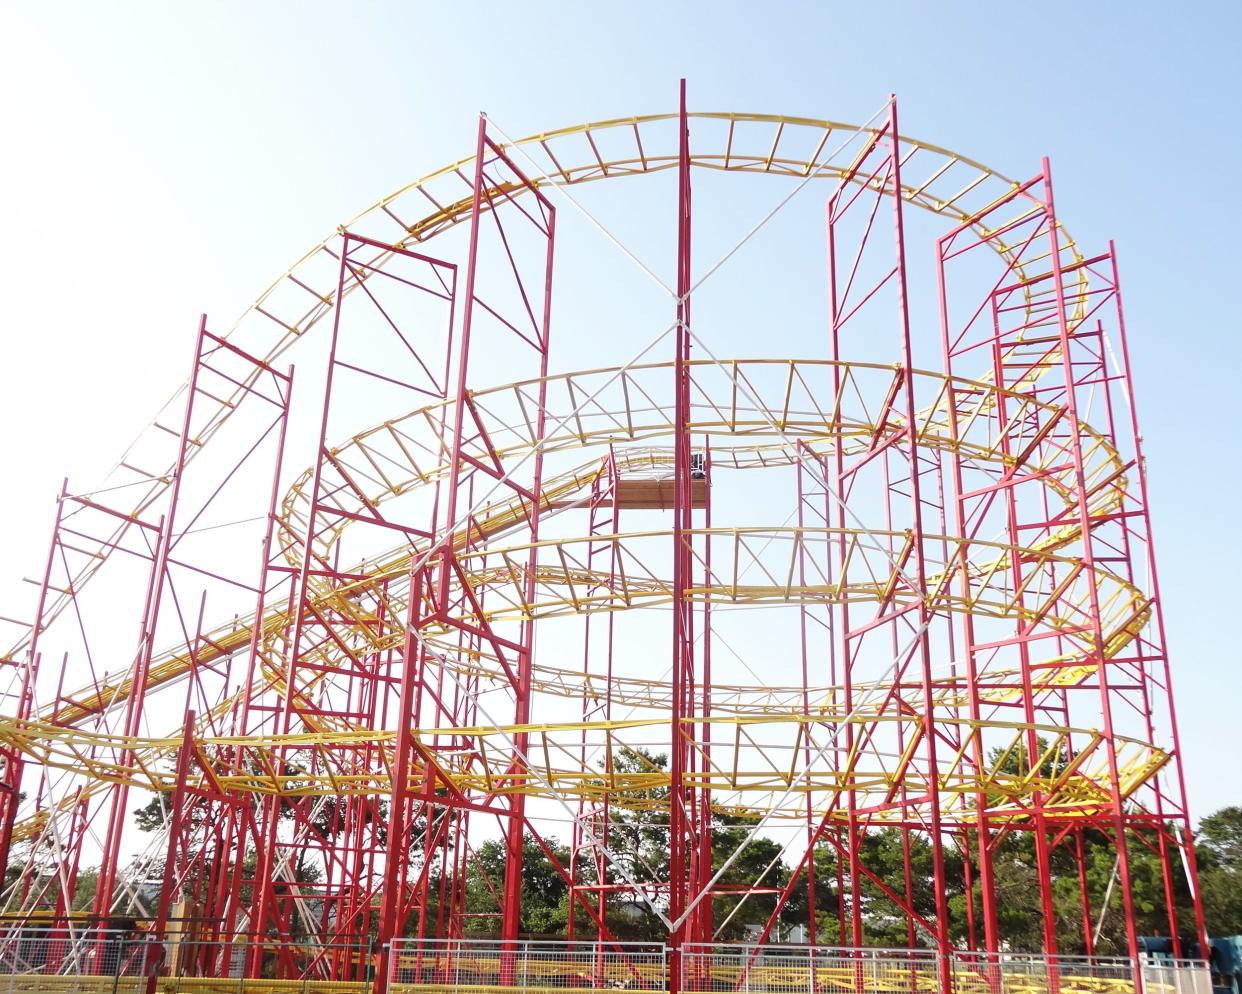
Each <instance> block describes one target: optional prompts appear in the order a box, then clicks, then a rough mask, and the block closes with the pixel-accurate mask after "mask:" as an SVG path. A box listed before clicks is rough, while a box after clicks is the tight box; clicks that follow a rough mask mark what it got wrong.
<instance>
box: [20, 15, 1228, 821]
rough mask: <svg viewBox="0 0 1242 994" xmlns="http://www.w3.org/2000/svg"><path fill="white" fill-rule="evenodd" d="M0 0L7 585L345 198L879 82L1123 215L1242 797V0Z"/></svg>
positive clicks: (1187, 575) (1220, 762) (1171, 584)
mask: <svg viewBox="0 0 1242 994" xmlns="http://www.w3.org/2000/svg"><path fill="white" fill-rule="evenodd" d="M463 7H464V5H439V4H436V5H432V4H401V5H398V4H392V5H381V4H352V5H343V4H329V3H315V2H310V3H296V4H295V3H267V4H261V5H256V4H239V3H215V4H199V5H189V4H176V3H159V4H156V3H117V4H106V5H105V4H98V3H81V4H70V3H54V2H53V3H44V4H29V3H17V2H12V0H10V2H7V3H3V4H2V5H0V90H2V92H3V93H4V94H5V99H4V100H3V101H2V102H0V116H2V118H3V134H4V137H5V142H4V148H5V154H4V155H3V157H2V158H0V217H2V218H3V219H4V221H5V223H6V229H7V235H8V237H6V238H5V239H4V241H3V244H0V272H3V274H4V278H3V286H4V297H5V306H4V312H3V315H4V316H3V318H2V319H0V384H2V385H3V389H2V390H0V442H2V443H3V446H4V451H5V455H4V458H5V464H6V467H7V472H5V473H4V474H3V477H4V485H3V487H0V514H2V515H3V520H4V521H5V522H6V527H5V528H4V531H3V534H0V564H3V565H2V567H0V574H2V576H0V594H3V595H5V599H4V600H2V601H0V614H4V613H8V612H7V611H6V610H5V607H4V605H7V604H8V603H10V602H11V598H10V597H9V595H12V596H14V597H17V598H19V599H20V597H22V596H25V594H24V593H23V590H25V589H26V588H23V587H22V586H21V585H20V584H19V583H18V580H19V578H20V576H22V575H27V576H29V575H33V574H34V572H35V570H36V568H37V565H38V560H39V557H40V556H41V549H42V547H43V543H44V541H45V539H44V536H45V533H46V531H47V528H48V526H49V525H50V519H51V513H52V503H51V499H52V496H53V494H54V493H55V491H56V489H57V488H58V487H59V481H60V478H61V476H63V475H65V474H66V473H68V474H70V475H71V476H72V477H73V478H74V479H76V480H81V481H84V482H85V481H91V480H93V479H95V478H96V477H97V476H98V475H99V474H100V472H101V471H102V470H103V469H105V468H106V467H107V466H108V465H109V464H110V462H111V461H112V459H114V458H115V456H116V455H117V454H118V453H119V451H120V449H121V447H122V445H123V442H124V441H126V440H128V438H129V437H130V436H131V435H132V434H133V433H134V432H135V431H137V430H138V429H139V428H140V427H141V426H142V425H143V424H145V422H146V421H147V420H148V419H149V417H150V416H151V415H152V413H153V411H154V409H155V407H157V406H158V404H159V403H161V402H162V401H163V400H164V399H165V397H166V395H167V394H168V393H169V392H171V390H172V388H173V387H174V385H175V384H176V383H177V382H178V381H179V380H180V379H181V378H183V376H184V372H185V367H186V365H187V356H188V351H189V344H190V341H191V335H192V333H193V331H194V328H195V325H196V322H197V315H198V313H199V312H200V311H204V310H205V311H207V312H208V313H209V314H211V315H213V316H214V317H215V318H218V319H219V322H220V323H221V324H225V323H227V322H229V321H231V319H232V318H233V317H234V316H235V315H236V314H238V313H239V312H240V311H241V310H242V309H243V308H244V307H245V306H246V305H247V304H249V303H250V302H251V301H252V300H253V299H254V297H255V296H256V295H257V294H258V293H259V292H260V291H261V290H262V289H263V288H264V287H266V286H267V284H268V283H269V282H270V281H271V280H272V279H273V278H274V277H275V276H276V275H278V274H279V273H280V272H282V271H283V270H284V269H285V268H286V267H287V266H288V265H289V264H290V263H291V262H292V261H293V260H294V259H295V258H297V257H298V256H299V255H300V254H301V253H302V252H303V251H304V250H305V249H306V248H307V247H309V246H310V245H311V244H313V243H314V242H316V241H317V240H319V239H320V238H322V237H323V236H324V235H325V234H327V233H328V232H330V231H331V230H333V229H334V228H335V226H336V225H337V224H338V223H340V222H341V221H343V220H344V219H346V218H348V217H350V216H352V215H353V214H355V213H356V212H357V211H358V210H360V209H361V208H363V207H365V206H367V205H369V204H370V203H372V202H374V201H375V200H377V199H378V198H379V197H380V196H382V195H383V194H386V193H388V192H390V191H391V190H394V189H396V188H397V187H399V186H401V185H403V184H404V183H406V182H408V181H410V180H411V179H413V178H415V177H416V176H418V175H421V174H422V173H424V172H426V171H428V170H430V169H432V168H434V167H435V166H438V165H440V164H441V163H443V162H445V161H448V160H450V159H455V158H457V157H459V156H461V155H464V154H465V153H466V152H467V151H468V150H469V148H470V146H471V142H472V138H473V132H474V126H475V123H474V122H475V115H476V114H477V112H478V111H479V110H486V111H487V112H488V113H489V114H490V115H491V116H492V117H493V119H494V120H495V121H497V122H498V123H500V124H501V126H502V127H503V128H504V129H505V130H506V131H508V132H509V133H510V134H513V135H517V134H525V133H527V132H530V131H535V130H541V129H545V128H554V127H557V126H560V125H564V124H570V123H574V122H578V121H585V120H590V119H598V118H608V117H613V116H618V115H628V114H636V113H647V112H657V111H663V110H669V109H672V108H673V107H674V104H675V98H676V84H677V79H678V77H680V76H686V77H687V78H688V79H689V86H690V94H691V99H690V102H691V106H692V108H695V109H704V110H718V109H724V110H747V111H752V110H753V111H762V112H780V113H787V114H804V115H808V116H814V117H828V118H835V119H837V120H843V121H856V120H863V119H865V118H867V117H868V116H870V114H871V113H873V112H874V111H875V110H876V109H877V107H878V106H879V105H880V103H881V102H882V101H883V99H884V98H885V96H886V95H887V94H888V93H889V92H890V91H894V92H896V93H897V94H898V97H899V100H900V102H901V115H902V124H903V129H904V130H905V131H907V132H908V133H910V134H912V135H915V136H917V137H920V138H924V139H927V140H929V141H932V142H935V143H937V144H941V145H944V146H947V147H949V148H952V149H955V150H957V151H960V152H962V153H964V154H967V155H970V156H973V157H975V158H978V159H980V160H982V161H984V162H987V163H989V164H991V165H993V166H995V167H996V168H998V169H1000V170H1002V171H1004V172H1007V173H1009V174H1011V175H1017V176H1026V175H1030V174H1033V173H1034V172H1035V170H1036V169H1037V168H1038V165H1039V157H1040V156H1041V155H1045V154H1046V155H1049V156H1051V158H1052V162H1053V166H1054V171H1055V175H1056V179H1057V203H1058V209H1059V213H1060V215H1061V216H1062V218H1063V219H1064V220H1065V221H1066V223H1067V225H1068V226H1069V227H1070V229H1071V230H1072V231H1073V232H1074V233H1075V234H1076V235H1077V237H1078V238H1079V239H1080V240H1081V241H1083V242H1085V243H1087V244H1091V245H1101V244H1103V243H1104V242H1105V241H1106V240H1107V239H1109V238H1115V239H1116V240H1117V244H1118V252H1119V256H1120V259H1121V263H1122V267H1123V269H1122V276H1123V280H1124V282H1125V286H1126V307H1127V318H1128V322H1129V326H1130V332H1131V344H1132V352H1133V358H1134V364H1135V370H1136V379H1137V382H1136V392H1137V396H1138V400H1139V404H1140V414H1141V418H1142V421H1143V424H1144V428H1145V435H1146V441H1147V446H1148V456H1149V462H1150V471H1151V483H1152V487H1153V494H1152V499H1153V507H1154V513H1155V521H1156V528H1157V541H1158V546H1159V550H1160V553H1161V562H1160V566H1161V571H1162V580H1163V585H1164V590H1165V599H1166V613H1167V620H1168V623H1169V629H1170V643H1171V647H1172V650H1173V654H1174V665H1175V674H1176V676H1175V679H1176V689H1177V694H1178V701H1179V709H1180V713H1181V717H1182V722H1183V726H1184V731H1185V743H1184V744H1185V752H1186V764H1187V774H1188V781H1189V784H1190V788H1191V799H1192V805H1193V806H1194V808H1195V810H1196V811H1198V812H1201V813H1202V812H1206V811H1207V810H1210V809H1211V808H1214V807H1217V806H1219V805H1222V804H1226V803H1242V794H1240V793H1239V790H1238V787H1237V776H1236V768H1235V761H1234V755H1233V749H1232V748H1231V747H1230V746H1229V745H1228V743H1229V742H1232V741H1237V738H1238V736H1237V731H1236V728H1237V702H1238V700H1240V699H1242V677H1240V676H1239V670H1240V666H1239V662H1240V660H1239V652H1238V649H1237V641H1236V638H1235V635H1234V631H1233V627H1232V623H1233V620H1234V617H1235V615H1236V614H1237V608H1236V603H1237V593H1236V591H1237V588H1238V583H1237V574H1236V572H1235V570H1236V564H1237V561H1238V558H1239V557H1238V552H1239V541H1238V538H1237V520H1238V518H1237V511H1236V507H1237V504H1238V494H1239V492H1242V470H1240V469H1239V460H1238V456H1239V445H1238V441H1237V427H1236V424H1237V421H1238V415H1237V400H1236V397H1237V393H1238V391H1237V375H1238V372H1237V371H1238V369H1239V366H1240V360H1242V355H1240V352H1242V349H1240V347H1239V334H1238V333H1239V330H1240V329H1239V319H1238V313H1237V311H1236V309H1234V307H1233V306H1232V305H1231V304H1230V299H1231V296H1232V293H1233V292H1236V290H1237V286H1238V280H1237V269H1236V261H1235V260H1236V250H1235V248H1234V246H1233V242H1232V236H1233V235H1234V233H1235V232H1236V231H1238V230H1239V227H1240V225H1239V222H1240V221H1242V218H1240V217H1239V208H1238V204H1237V200H1236V196H1235V194H1234V189H1235V187H1236V186H1237V183H1236V179H1235V177H1234V175H1233V169H1234V168H1236V164H1237V162H1238V161H1239V160H1240V159H1242V154H1240V153H1242V142H1240V140H1239V137H1238V133H1237V130H1236V126H1235V125H1234V123H1233V122H1234V120H1235V118H1236V108H1237V105H1238V98H1239V96H1242V94H1240V92H1239V90H1240V89H1242V87H1239V83H1238V69H1237V65H1236V61H1237V60H1236V50H1235V49H1236V39H1237V37H1238V32H1239V28H1240V27H1242V24H1240V23H1239V22H1240V21H1242V17H1240V16H1239V13H1238V8H1237V6H1236V5H1227V4H1211V3H1198V4H1185V5H1181V6H1179V7H1177V8H1176V9H1174V8H1172V7H1170V6H1168V5H1163V4H1155V3H1133V4H1128V5H1121V4H1071V3H1064V4H1058V3H1046V4H1044V5H1041V6H1038V7H1032V6H1023V7H1021V8H1019V7H1016V6H1013V5H999V4H984V3H974V4H968V3H938V4H935V5H932V4H918V5H916V4H901V3H893V4H888V5H844V4H840V5H838V4H810V3H770V4H749V5H742V4H736V3H715V4H711V5H708V4H702V5H696V4H689V3H683V4H667V3H665V4H658V3H643V2H640V3H627V4H624V5H612V6H602V5H594V4H574V5H558V4H543V5H535V6H527V7H521V6H514V5H499V4H495V5H493V4H479V5H476V6H474V7H473V11H472V12H467V11H464V10H463V9H462V8H463Z"/></svg>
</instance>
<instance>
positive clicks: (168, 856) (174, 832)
mask: <svg viewBox="0 0 1242 994" xmlns="http://www.w3.org/2000/svg"><path fill="white" fill-rule="evenodd" d="M194 719H195V715H194V712H193V711H187V712H186V713H185V726H184V729H183V730H182V734H181V748H180V749H179V750H178V752H177V785H176V787H175V788H174V789H173V795H172V811H171V812H170V813H169V819H168V847H167V849H166V850H165V854H164V879H163V882H162V883H161V884H160V899H159V904H158V905H157V906H156V910H155V920H154V921H153V922H152V923H151V932H150V940H149V941H151V942H152V943H154V944H156V945H159V944H161V943H163V941H164V930H165V929H166V928H167V926H168V911H169V909H170V908H171V907H172V895H173V889H174V888H175V887H176V885H177V878H178V873H179V871H180V865H179V860H178V854H179V848H180V843H181V828H182V822H183V820H184V818H185V795H186V786H187V781H188V779H189V775H190V757H191V756H192V755H193V754H194ZM148 952H150V953H155V952H156V950H155V949H154V948H152V949H150V950H148ZM172 965H175V964H172ZM158 969H159V960H158V959H155V960H153V961H152V962H151V963H150V964H149V974H148V976H147V987H146V992H147V994H155V982H156V979H157V977H156V974H157V971H158Z"/></svg>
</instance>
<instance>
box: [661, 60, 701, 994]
mask: <svg viewBox="0 0 1242 994" xmlns="http://www.w3.org/2000/svg"><path fill="white" fill-rule="evenodd" d="M679 107H680V115H679V117H678V167H677V176H678V183H677V306H676V312H677V315H676V316H677V327H676V331H675V334H676V357H675V361H674V367H673V376H674V383H673V390H674V412H673V480H674V496H673V631H672V636H673V645H672V650H673V652H672V656H673V658H672V701H671V707H670V720H669V747H670V761H669V776H670V790H669V885H668V886H669V897H668V908H669V919H670V920H671V921H672V922H673V923H674V925H675V928H674V930H673V932H672V933H671V934H670V935H669V939H668V941H669V947H670V958H669V978H668V981H669V989H670V991H671V994H677V991H679V990H680V986H681V946H682V944H683V942H684V941H685V936H686V931H687V928H686V923H685V922H682V921H680V919H681V917H682V915H683V913H684V912H685V910H686V906H687V903H688V894H687V887H686V885H687V877H686V874H687V866H686V857H687V852H686V835H687V832H688V830H689V828H690V825H689V822H688V819H687V816H686V792H685V788H684V777H685V770H686V738H685V729H684V728H683V719H684V718H685V717H686V711H687V708H686V693H687V685H688V684H689V683H690V682H691V680H692V678H693V669H694V641H693V636H692V635H691V617H690V614H691V610H692V605H691V602H690V599H689V597H688V596H687V590H688V589H689V587H690V585H691V584H692V583H693V575H692V570H693V563H692V557H691V555H690V549H689V546H688V544H687V543H688V542H689V541H690V540H691V539H690V536H689V534H688V532H689V530H690V527H691V508H692V506H693V500H692V490H691V477H690V464H691V459H690V436H689V432H688V427H687V425H688V422H689V420H690V366H689V362H690V240H691V226H690V218H691V211H690V126H689V121H688V118H687V115H686V81H685V80H684V79H683V80H682V81H681V89H680V101H679ZM704 900H705V901H710V900H711V897H710V896H708V897H706V898H705V899H704Z"/></svg>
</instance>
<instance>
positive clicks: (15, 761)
mask: <svg viewBox="0 0 1242 994" xmlns="http://www.w3.org/2000/svg"><path fill="white" fill-rule="evenodd" d="M68 495H69V481H68V480H65V481H63V482H62V483H61V487H60V496H59V497H58V498H57V499H56V518H55V521H54V522H53V523H52V539H51V542H50V543H49V544H48V550H47V562H46V563H45V564H44V567H43V579H42V580H41V581H40V583H39V597H38V600H37V601H36V602H35V615H34V621H33V622H32V624H31V629H30V645H29V646H28V647H27V650H26V665H25V668H24V669H23V671H22V684H21V696H20V697H19V698H18V705H17V717H18V718H20V719H21V720H23V721H26V720H29V718H30V716H31V712H32V710H33V707H34V693H35V684H36V682H37V681H38V678H39V659H40V655H39V636H40V635H41V634H42V632H43V628H44V618H43V613H44V611H45V609H46V607H47V592H48V588H49V586H50V585H51V582H52V564H53V562H54V561H55V558H56V548H57V545H58V544H59V542H60V525H61V518H62V516H63V515H64V508H65V499H66V498H67V497H68ZM24 769H25V761H24V760H23V759H22V755H21V753H20V752H18V751H17V750H16V749H14V750H13V752H12V754H11V755H10V756H8V757H6V759H5V764H4V779H3V780H2V781H0V792H2V793H0V809H2V810H0V869H4V868H7V867H8V865H9V849H10V848H11V847H12V844H13V823H14V821H15V820H16V818H17V809H18V808H19V807H20V806H21V791H22V773H23V772H24Z"/></svg>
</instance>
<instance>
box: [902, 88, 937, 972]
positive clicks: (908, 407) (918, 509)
mask: <svg viewBox="0 0 1242 994" xmlns="http://www.w3.org/2000/svg"><path fill="white" fill-rule="evenodd" d="M888 140H889V143H890V151H889V155H890V156H891V162H892V178H893V213H894V217H893V221H894V229H895V230H894V234H895V237H896V252H897V296H898V313H899V317H900V322H901V350H902V351H901V364H902V374H901V375H902V379H903V380H904V384H903V392H904V394H905V411H904V414H905V418H906V428H905V439H904V441H905V449H906V458H907V460H908V461H909V465H910V504H911V513H912V522H911V523H912V526H913V528H912V536H911V538H912V541H913V542H914V556H913V560H914V571H915V578H914V579H915V583H916V585H917V589H918V591H919V613H918V620H919V628H918V655H919V663H920V666H919V671H920V677H921V681H922V691H923V714H922V716H921V720H922V725H923V747H924V750H925V752H926V757H927V767H928V774H927V794H928V802H929V807H930V809H931V810H930V816H929V818H928V826H927V828H928V835H929V836H930V840H931V847H932V874H933V887H934V889H935V894H936V898H935V900H936V947H937V951H938V952H939V954H940V969H941V976H940V981H941V986H942V989H944V990H949V989H950V985H951V982H952V977H951V976H950V974H949V961H948V954H949V948H950V947H949V908H948V898H947V886H946V884H947V881H946V880H945V872H944V836H943V831H942V829H941V812H940V786H939V779H940V778H939V769H938V765H937V757H936V739H937V734H938V730H937V728H936V716H935V713H934V712H935V704H934V694H933V691H934V688H933V685H932V662H931V635H930V632H929V628H930V626H931V622H932V615H931V612H930V611H929V610H928V605H927V566H926V562H925V555H924V548H923V495H922V484H921V481H920V473H919V467H918V459H919V452H918V449H919V439H918V430H917V427H916V425H917V423H918V421H917V418H916V412H915V398H914V359H913V355H912V352H911V348H910V313H909V307H908V303H907V299H908V298H907V293H908V291H907V286H906V247H905V228H904V222H903V219H902V190H901V149H900V146H899V141H898V131H897V98H896V97H891V96H890V97H889V136H888ZM907 865H908V860H907Z"/></svg>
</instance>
